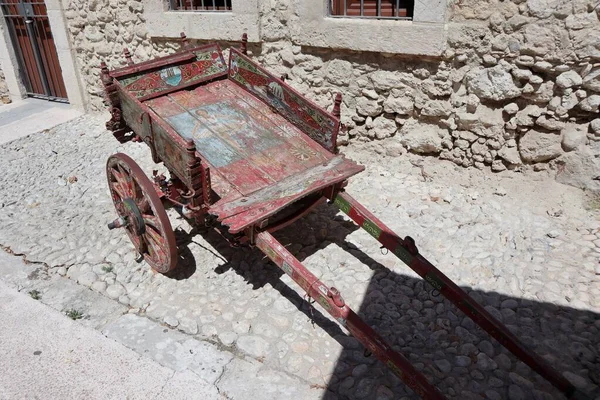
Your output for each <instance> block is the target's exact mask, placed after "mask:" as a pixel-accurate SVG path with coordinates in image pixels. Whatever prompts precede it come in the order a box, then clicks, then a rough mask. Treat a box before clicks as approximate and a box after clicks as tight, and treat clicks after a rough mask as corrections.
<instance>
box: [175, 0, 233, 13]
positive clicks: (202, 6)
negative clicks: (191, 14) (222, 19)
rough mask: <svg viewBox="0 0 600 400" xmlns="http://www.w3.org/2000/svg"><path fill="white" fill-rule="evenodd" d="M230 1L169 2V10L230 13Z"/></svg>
mask: <svg viewBox="0 0 600 400" xmlns="http://www.w3.org/2000/svg"><path fill="white" fill-rule="evenodd" d="M231 2H232V0H170V2H169V5H170V9H171V10H177V11H185V10H188V11H231Z"/></svg>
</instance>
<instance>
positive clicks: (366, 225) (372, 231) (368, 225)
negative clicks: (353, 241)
mask: <svg viewBox="0 0 600 400" xmlns="http://www.w3.org/2000/svg"><path fill="white" fill-rule="evenodd" d="M362 228H363V229H364V230H365V231H367V232H369V235H371V236H373V237H374V238H375V239H379V236H380V235H381V228H380V227H378V226H377V225H375V223H374V222H373V221H371V220H368V219H365V222H363V225H362Z"/></svg>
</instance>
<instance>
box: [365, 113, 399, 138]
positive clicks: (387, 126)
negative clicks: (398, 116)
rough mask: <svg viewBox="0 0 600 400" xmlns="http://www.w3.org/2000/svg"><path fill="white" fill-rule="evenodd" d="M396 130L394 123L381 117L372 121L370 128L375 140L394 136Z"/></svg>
mask: <svg viewBox="0 0 600 400" xmlns="http://www.w3.org/2000/svg"><path fill="white" fill-rule="evenodd" d="M396 129H397V128H396V122H395V121H394V120H393V119H389V118H386V117H384V116H383V115H380V116H379V117H377V118H375V119H374V120H373V127H372V128H371V130H372V131H373V132H374V133H375V137H376V138H377V139H385V138H388V137H390V136H392V135H394V133H396Z"/></svg>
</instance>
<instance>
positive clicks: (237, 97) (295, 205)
mask: <svg viewBox="0 0 600 400" xmlns="http://www.w3.org/2000/svg"><path fill="white" fill-rule="evenodd" d="M182 42H183V43H182V49H181V51H180V52H178V53H176V54H174V55H170V56H167V57H161V58H157V59H154V60H150V61H146V62H142V63H137V64H134V63H133V62H132V60H131V56H130V55H129V53H128V51H126V52H125V56H126V59H127V63H128V65H127V66H125V67H123V68H119V69H115V70H112V71H109V70H108V69H107V67H106V65H105V64H103V66H102V81H103V84H104V87H105V91H106V97H107V101H108V103H109V105H110V111H111V114H112V118H111V119H110V121H108V122H107V128H108V129H109V130H111V131H112V132H113V134H114V136H115V137H116V138H117V139H118V140H119V141H120V142H126V141H128V140H136V141H143V142H145V143H146V144H147V145H148V146H149V147H150V150H151V153H152V158H153V160H154V161H155V162H156V163H160V162H162V163H163V164H164V166H165V167H166V169H167V170H168V171H169V177H168V178H167V177H165V176H162V175H158V174H156V173H155V174H154V176H153V177H152V179H150V178H148V177H146V175H145V174H144V173H143V172H142V170H141V169H140V167H139V166H138V165H137V164H136V163H135V162H134V161H133V160H132V159H131V158H129V157H128V156H126V155H125V154H120V153H119V154H115V155H113V156H111V157H110V158H109V159H108V162H107V166H106V172H107V177H108V185H109V188H110V192H111V194H112V198H113V201H114V204H115V208H116V211H117V214H118V218H117V219H115V220H114V221H113V222H111V223H110V224H109V228H111V229H114V228H123V229H124V230H125V231H126V232H127V235H128V236H129V237H130V239H131V241H132V242H133V244H134V246H135V248H136V250H137V251H138V252H139V253H140V254H141V255H142V256H143V257H144V259H145V260H146V261H147V262H148V264H150V266H151V267H152V268H153V269H154V270H156V271H158V272H160V273H168V272H170V271H172V270H173V269H174V268H175V267H176V261H177V248H176V245H175V237H174V234H173V230H172V228H171V224H170V222H169V219H168V217H167V214H166V212H165V206H169V207H170V206H175V207H176V208H178V209H179V211H180V212H181V214H182V215H183V216H184V217H186V218H187V219H189V220H191V221H192V222H195V223H200V224H208V225H211V226H213V227H214V228H215V229H216V230H218V231H219V232H220V233H221V234H222V235H223V236H224V238H225V239H226V240H229V241H230V242H231V243H232V244H238V243H246V244H249V245H251V246H256V247H257V248H259V249H260V250H261V251H262V252H264V253H265V254H266V255H267V256H268V257H269V258H270V259H271V260H272V261H273V262H274V263H275V264H276V265H277V266H278V267H279V268H281V269H282V270H283V271H284V272H285V273H286V274H288V275H289V276H290V277H291V278H292V279H293V280H294V281H295V282H296V283H297V284H298V285H299V286H300V287H301V288H302V290H304V291H305V292H306V293H307V294H308V295H309V296H310V297H311V298H312V299H314V300H315V301H316V302H318V303H319V304H320V305H321V306H322V307H323V309H324V310H325V311H327V312H328V313H329V314H330V315H332V316H333V318H335V319H336V320H337V321H338V322H339V323H340V324H341V325H342V326H344V327H345V328H346V329H347V330H348V331H349V332H350V333H351V334H352V335H353V336H354V337H355V338H356V339H357V340H359V341H360V342H361V343H362V344H363V345H364V346H365V348H366V349H367V350H368V351H369V352H371V353H372V354H374V355H375V356H376V357H377V358H378V359H379V360H381V362H383V363H384V364H386V365H387V366H388V367H389V368H391V370H392V371H393V372H394V373H395V374H396V375H397V376H398V377H399V378H400V379H402V380H403V381H404V382H405V383H406V385H408V386H409V387H410V388H412V389H413V390H414V391H415V392H416V393H417V394H419V395H420V396H421V397H422V398H425V399H443V398H444V396H443V395H442V394H440V393H439V392H438V391H437V390H436V389H435V387H433V386H432V385H431V384H430V383H429V382H428V381H427V379H426V378H425V376H423V375H422V374H421V373H420V372H419V371H417V370H416V369H415V368H414V367H413V366H412V365H411V364H410V363H409V362H408V361H407V359H406V358H404V357H403V356H402V355H401V354H399V353H398V352H396V351H395V350H393V349H392V348H391V346H389V345H388V344H387V343H386V342H385V341H384V339H383V338H382V337H381V336H380V335H379V334H377V333H376V332H375V330H374V329H373V328H371V327H370V326H368V325H367V324H366V323H365V322H364V321H363V320H361V318H360V317H359V316H358V315H357V314H356V313H354V312H353V311H352V310H351V309H350V308H349V307H348V305H346V303H345V302H344V299H343V297H342V295H341V294H340V293H339V291H338V290H337V289H336V288H335V287H328V286H326V285H325V284H324V283H322V282H321V281H319V280H318V279H317V278H316V276H315V275H313V274H312V273H311V272H310V271H308V270H307V269H306V268H305V267H304V266H303V265H302V264H301V263H300V261H298V260H297V259H296V258H295V257H294V256H293V255H292V254H291V253H290V252H288V251H287V250H286V249H285V248H284V247H283V246H282V245H281V244H280V243H279V242H278V241H277V240H276V239H275V237H273V236H272V233H273V232H274V231H276V230H277V229H280V228H282V227H284V226H286V225H288V224H290V223H292V222H294V221H295V220H296V219H298V218H300V217H301V216H303V215H304V214H306V213H307V212H309V211H310V210H311V209H312V208H313V207H315V206H316V205H317V204H319V203H321V202H324V201H328V202H329V203H330V204H332V205H334V206H336V207H337V208H339V209H340V210H341V211H343V212H344V213H346V214H347V215H348V216H349V217H350V218H351V219H352V220H354V221H355V222H356V223H357V224H358V225H359V226H360V227H362V228H364V229H365V230H366V231H367V232H368V233H369V234H371V235H372V236H373V237H374V239H376V240H378V241H379V242H380V243H381V245H382V246H383V247H385V248H387V249H389V251H390V252H392V253H393V254H394V255H396V256H397V257H399V258H400V259H401V260H402V261H403V262H404V263H406V264H407V265H408V266H409V267H410V268H412V269H413V270H414V271H416V272H417V273H418V274H419V275H420V276H421V277H422V278H423V279H424V280H425V281H427V282H428V283H429V284H430V285H431V286H433V288H434V289H436V290H438V291H439V292H440V293H441V294H443V295H444V296H446V297H447V298H448V299H449V300H450V301H451V302H453V303H454V304H455V305H456V306H457V307H458V308H459V309H461V310H462V311H463V312H464V313H465V314H466V315H468V316H469V317H470V318H471V319H472V320H473V321H475V322H476V323H477V324H478V325H479V326H480V327H481V328H483V329H484V330H486V331H487V332H488V333H489V334H490V335H491V336H492V337H494V338H495V339H496V340H498V341H499V342H500V343H501V344H503V345H504V346H506V347H507V348H508V349H509V350H510V351H512V352H513V353H514V354H515V355H516V356H517V357H518V358H519V359H521V360H522V361H523V362H524V363H526V364H527V365H529V366H530V367H531V368H532V369H534V370H535V371H537V372H538V373H539V374H540V375H542V376H543V377H544V378H546V379H547V380H548V381H550V382H551V383H552V384H553V385H554V386H556V387H557V388H558V389H559V390H560V391H562V392H563V393H564V394H565V396H566V397H567V398H578V399H584V398H587V397H586V396H585V395H584V394H583V393H581V392H580V391H578V390H577V389H576V388H575V387H574V386H573V385H572V384H571V383H570V382H569V381H568V380H567V379H565V378H564V377H563V376H562V375H561V374H560V373H559V372H558V371H556V370H555V369H554V368H552V367H551V366H550V365H548V364H547V363H546V362H545V361H544V360H542V359H541V358H540V357H538V356H536V355H535V354H534V353H532V352H531V350H530V349H528V348H527V346H525V345H524V344H523V343H521V342H520V341H519V339H518V338H516V337H515V336H514V335H513V334H512V333H511V332H510V331H509V330H508V329H507V328H506V327H505V326H503V325H502V324H501V323H500V322H499V321H498V320H496V319H495V318H494V317H493V316H492V315H490V313H488V312H487V311H486V310H485V309H484V308H483V307H481V306H480V305H479V304H477V303H476V302H475V301H474V300H473V299H472V298H471V297H469V296H468V295H467V294H466V293H465V292H464V291H463V290H462V289H460V288H459V287H458V286H457V285H456V284H455V283H454V282H452V281H451V280H450V279H449V278H448V277H446V276H445V275H444V274H443V273H442V272H440V271H439V270H438V269H437V268H435V267H434V266H433V265H432V264H431V263H430V262H429V261H427V260H426V259H425V258H424V257H423V256H422V255H421V254H420V253H419V250H418V249H417V246H416V245H415V243H414V240H412V239H411V238H410V237H405V238H401V237H400V236H398V235H397V234H395V233H394V232H392V231H391V230H390V229H389V228H388V227H387V226H386V225H385V224H384V223H383V222H381V221H380V220H379V219H377V218H376V217H375V216H374V215H373V214H371V213H370V212H369V211H368V210H367V209H365V207H363V206H362V205H361V204H359V203H358V202H357V201H356V200H355V199H354V198H352V197H351V196H350V195H349V194H348V193H346V192H345V190H344V187H345V186H346V182H347V180H348V178H350V177H351V176H353V175H355V174H357V173H359V172H361V171H362V170H363V169H364V167H362V166H360V165H358V164H356V163H355V162H353V161H351V160H348V159H346V158H345V157H344V156H343V155H341V154H338V151H337V148H336V136H337V133H338V130H339V129H340V121H339V116H340V103H341V96H340V95H339V94H338V95H337V96H336V99H335V102H334V107H333V112H332V113H329V112H327V111H325V110H323V109H321V108H320V107H318V106H317V105H315V104H313V103H312V102H310V101H309V100H307V99H306V98H305V97H304V96H302V95H301V94H299V93H298V92H296V91H294V90H293V89H292V88H291V87H289V86H288V85H287V84H286V83H285V82H283V81H282V80H281V79H278V78H277V77H275V76H273V75H272V74H270V73H269V72H267V71H266V70H265V69H263V68H262V67H260V66H259V65H257V64H256V63H254V62H253V61H252V60H251V59H250V58H249V57H248V56H247V55H246V51H245V48H246V40H245V38H243V39H242V46H241V50H237V49H231V52H230V57H229V62H228V63H226V62H225V60H224V59H223V56H222V54H221V51H220V48H219V46H218V45H216V44H209V45H205V46H200V47H191V46H190V45H189V44H188V43H187V41H186V39H185V35H183V34H182Z"/></svg>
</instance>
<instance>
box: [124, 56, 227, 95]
mask: <svg viewBox="0 0 600 400" xmlns="http://www.w3.org/2000/svg"><path fill="white" fill-rule="evenodd" d="M193 53H194V54H195V55H196V58H195V61H193V62H191V63H182V64H179V65H167V66H164V67H160V68H159V69H154V70H151V71H142V72H139V73H137V74H134V75H128V76H125V77H120V78H118V80H119V82H120V83H121V84H122V85H123V86H124V87H125V89H126V90H127V91H128V92H129V93H131V94H132V95H133V96H135V97H136V98H138V99H140V100H143V99H144V98H147V97H149V96H155V95H157V94H159V93H160V92H163V91H169V92H170V91H173V90H177V89H179V88H183V87H185V86H189V85H191V84H196V83H200V82H204V81H207V80H210V79H213V78H216V77H218V76H222V75H223V73H225V72H227V65H226V64H225V61H224V60H223V56H222V55H221V52H220V50H219V48H218V47H217V46H216V45H213V46H210V47H208V48H204V49H199V50H196V51H194V52H193Z"/></svg>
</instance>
